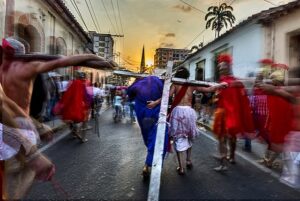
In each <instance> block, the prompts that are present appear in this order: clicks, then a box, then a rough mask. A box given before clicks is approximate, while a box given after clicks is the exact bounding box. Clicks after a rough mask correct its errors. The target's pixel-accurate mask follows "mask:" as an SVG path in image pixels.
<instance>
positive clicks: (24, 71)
mask: <svg viewBox="0 0 300 201" xmlns="http://www.w3.org/2000/svg"><path fill="white" fill-rule="evenodd" d="M2 50H3V51H0V52H3V54H2V55H1V57H0V58H1V61H2V62H0V63H1V66H0V75H1V77H0V79H1V83H2V86H3V90H4V91H5V93H6V95H7V96H8V97H10V98H11V99H12V100H13V101H15V102H16V103H17V104H18V105H19V106H20V107H21V108H22V109H23V110H24V111H25V113H26V114H29V110H30V102H31V94H32V86H33V82H34V80H35V77H36V76H37V75H38V74H39V73H45V72H49V71H51V70H54V69H57V68H61V67H66V66H77V65H78V64H80V63H82V62H86V61H90V60H95V61H97V60H100V61H103V59H101V58H99V57H98V56H96V55H89V54H84V55H74V56H66V57H62V58H60V59H56V60H52V61H47V62H45V61H23V60H14V55H15V54H25V47H24V45H23V44H22V43H21V42H19V41H17V40H15V39H13V38H7V39H3V41H2ZM16 91H18V93H16Z"/></svg>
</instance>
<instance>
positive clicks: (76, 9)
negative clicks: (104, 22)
mask: <svg viewBox="0 0 300 201" xmlns="http://www.w3.org/2000/svg"><path fill="white" fill-rule="evenodd" d="M70 2H71V4H72V6H73V7H74V9H75V11H76V12H77V14H78V16H79V18H80V19H81V21H82V23H83V24H84V26H85V28H86V30H87V31H89V29H88V27H87V26H86V23H85V21H84V19H83V17H82V15H81V12H80V10H79V9H78V6H77V4H76V1H75V0H70Z"/></svg>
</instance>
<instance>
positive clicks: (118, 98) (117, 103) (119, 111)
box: [113, 90, 123, 122]
mask: <svg viewBox="0 0 300 201" xmlns="http://www.w3.org/2000/svg"><path fill="white" fill-rule="evenodd" d="M113 106H114V109H115V112H114V122H119V121H121V119H122V115H123V97H122V91H121V90H116V93H115V97H114V99H113Z"/></svg>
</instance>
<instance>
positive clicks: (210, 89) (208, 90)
mask: <svg viewBox="0 0 300 201" xmlns="http://www.w3.org/2000/svg"><path fill="white" fill-rule="evenodd" d="M226 87H228V84H227V83H226V82H222V83H220V84H219V85H216V86H211V87H195V90H197V91H201V92H206V93H210V92H215V91H217V90H218V89H223V88H226Z"/></svg>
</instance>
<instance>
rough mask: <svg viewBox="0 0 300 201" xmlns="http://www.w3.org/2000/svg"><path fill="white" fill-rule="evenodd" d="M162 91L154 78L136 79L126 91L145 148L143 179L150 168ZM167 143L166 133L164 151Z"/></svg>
mask: <svg viewBox="0 0 300 201" xmlns="http://www.w3.org/2000/svg"><path fill="white" fill-rule="evenodd" d="M162 91H163V82H162V81H161V80H160V79H159V78H158V77H155V76H149V77H146V78H141V79H137V80H136V81H135V82H134V83H133V84H132V85H131V86H129V87H128V89H127V93H128V96H129V98H130V100H134V101H135V105H134V109H135V113H136V116H137V120H138V123H139V126H140V129H141V133H142V136H143V140H144V144H145V146H146V147H147V157H146V161H145V165H144V168H143V172H142V174H143V176H144V178H148V177H149V175H150V167H151V166H152V161H153V154H154V146H155V138H156V132H157V123H158V118H159V111H160V101H161V96H162ZM167 143H168V140H167V133H166V140H165V150H166V146H167Z"/></svg>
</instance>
